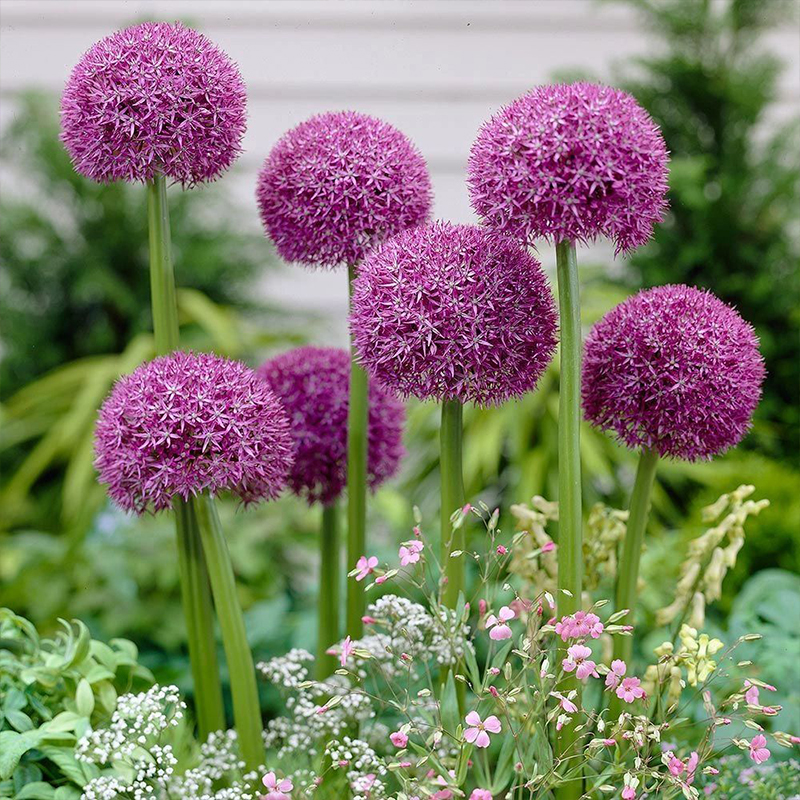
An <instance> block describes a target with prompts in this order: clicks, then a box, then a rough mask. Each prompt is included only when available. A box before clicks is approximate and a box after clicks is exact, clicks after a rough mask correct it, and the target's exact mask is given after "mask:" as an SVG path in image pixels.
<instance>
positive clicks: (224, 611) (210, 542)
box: [195, 495, 264, 770]
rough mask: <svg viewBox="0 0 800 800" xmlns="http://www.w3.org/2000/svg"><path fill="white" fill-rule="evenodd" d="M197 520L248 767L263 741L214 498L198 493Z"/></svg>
mask: <svg viewBox="0 0 800 800" xmlns="http://www.w3.org/2000/svg"><path fill="white" fill-rule="evenodd" d="M195 511H196V514H197V522H198V526H199V528H200V536H201V538H202V541H203V549H204V550H205V553H206V557H207V559H208V573H209V578H210V579H211V591H212V592H213V594H214V605H215V606H216V608H217V616H218V618H219V627H220V630H221V631H222V645H223V647H224V648H225V659H226V661H227V662H228V673H229V675H230V681H231V696H232V698H233V720H234V723H235V725H236V732H237V734H238V737H239V748H240V751H241V754H242V758H243V759H244V762H245V765H246V768H247V769H248V770H255V769H259V768H260V767H262V766H263V764H264V744H263V741H262V739H261V731H262V724H261V712H260V708H259V701H258V686H257V685H256V671H255V667H254V666H253V654H252V653H251V652H250V646H249V645H248V643H247V633H246V631H245V627H244V616H243V615H242V608H241V606H240V605H239V598H238V596H237V594H236V579H235V577H234V575H233V566H232V565H231V558H230V554H229V553H228V546H227V545H226V543H225V537H224V536H223V534H222V527H221V525H220V522H219V517H218V516H217V509H216V506H215V505H214V499H213V498H212V497H209V496H208V495H201V496H200V497H198V498H197V499H196V501H195Z"/></svg>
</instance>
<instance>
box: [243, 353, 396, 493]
mask: <svg viewBox="0 0 800 800" xmlns="http://www.w3.org/2000/svg"><path fill="white" fill-rule="evenodd" d="M258 374H259V375H260V376H261V377H262V378H264V380H265V381H266V382H267V384H268V385H269V387H270V389H272V391H273V392H275V394H276V395H277V396H278V397H279V398H280V400H281V402H282V403H283V407H284V408H285V409H286V413H287V415H288V417H289V423H290V426H291V433H292V440H293V442H294V466H293V467H292V469H291V471H290V472H289V480H288V483H289V487H290V488H291V489H292V491H293V492H294V493H295V494H297V495H299V496H301V497H305V498H306V499H307V500H308V502H309V503H314V502H317V501H319V502H321V503H324V504H328V503H332V502H333V501H334V500H336V499H337V498H338V497H339V495H340V494H341V493H342V490H343V489H344V487H345V484H346V483H347V411H348V408H349V403H350V400H349V388H350V355H349V353H348V352H347V351H346V350H340V349H338V348H334V347H298V348H296V349H295V350H290V351H289V352H288V353H283V354H282V355H279V356H276V357H275V358H273V359H271V360H269V361H267V362H266V363H265V364H264V365H263V366H261V367H260V368H259V369H258ZM404 419H405V413H404V410H403V405H402V403H401V402H400V401H399V400H398V399H397V398H396V397H395V396H394V395H391V394H389V393H388V392H387V391H386V390H385V389H383V388H381V387H380V386H378V385H376V384H375V383H374V382H373V383H371V384H370V387H369V433H368V436H369V439H368V444H367V477H368V480H369V485H370V486H371V487H372V488H373V489H375V488H377V487H378V486H379V485H380V484H381V483H383V482H384V481H385V480H387V478H391V477H392V476H393V475H394V474H395V473H396V472H397V468H398V465H399V463H400V459H401V458H402V456H403V452H404V451H403V445H402V438H403V422H404Z"/></svg>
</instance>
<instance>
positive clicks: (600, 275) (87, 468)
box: [0, 0, 800, 705]
mask: <svg viewBox="0 0 800 800" xmlns="http://www.w3.org/2000/svg"><path fill="white" fill-rule="evenodd" d="M615 1H616V2H620V1H621V0H615ZM624 1H625V2H628V3H629V4H632V5H634V6H636V7H637V8H638V9H639V11H640V12H641V14H642V15H644V16H645V17H646V18H647V20H648V21H649V22H650V23H651V25H652V27H653V29H654V31H656V33H657V34H658V36H659V37H660V38H661V41H662V45H663V46H662V48H661V50H660V51H659V54H658V55H656V56H650V57H647V58H644V59H641V60H639V61H637V62H636V63H634V64H626V65H625V66H624V68H622V69H621V71H620V73H619V74H618V75H616V76H614V77H613V81H614V82H615V83H617V84H619V85H623V86H626V87H627V88H629V89H630V90H631V91H632V92H633V93H634V94H635V95H636V96H637V97H638V98H639V99H640V101H641V102H642V103H643V104H644V105H645V106H646V107H647V108H648V110H649V111H650V112H651V114H653V116H654V117H655V119H656V120H657V122H658V123H659V124H660V125H661V126H662V128H663V130H664V134H665V137H666V139H667V144H668V146H669V148H670V150H671V151H672V153H673V161H672V177H671V210H670V212H669V217H668V219H667V221H666V223H665V224H664V225H661V226H659V227H658V228H657V229H656V234H655V237H654V240H653V242H652V243H651V244H650V245H649V246H648V247H646V248H643V249H642V250H641V251H638V252H637V253H636V254H635V255H634V256H633V257H632V258H631V259H630V260H627V261H625V262H622V263H620V262H617V263H615V264H614V265H613V267H612V266H611V265H610V264H582V266H581V272H582V280H583V286H582V292H583V306H584V318H585V323H586V325H587V327H588V326H589V325H591V324H592V323H593V322H594V321H595V320H596V319H598V318H599V317H600V316H601V315H602V314H603V313H605V312H606V311H607V310H608V309H609V308H611V307H612V306H613V305H615V304H616V303H618V302H620V301H621V300H622V299H624V297H626V296H627V295H628V294H629V293H630V292H632V291H635V290H636V289H638V288H640V287H642V286H651V285H656V284H661V283H669V282H687V283H693V284H697V285H702V286H708V287H709V288H711V289H713V291H715V292H716V293H717V294H718V295H720V296H721V297H722V298H723V299H725V300H727V301H728V302H732V303H734V304H735V305H736V306H737V307H738V308H739V310H740V311H741V313H742V315H743V316H744V317H745V318H747V319H749V320H750V321H752V322H753V323H754V324H755V326H756V328H757V331H758V333H759V336H760V337H761V341H762V348H763V352H764V355H765V358H766V361H767V367H768V370H769V378H768V381H767V384H766V387H765V396H764V401H763V403H762V405H761V406H760V408H759V410H758V413H757V416H756V420H755V425H754V429H753V432H752V433H751V435H750V436H749V437H748V438H747V440H746V442H745V444H744V445H743V447H741V448H739V449H738V450H736V451H734V452H732V453H730V454H728V455H726V456H725V457H723V458H720V459H717V460H716V461H715V462H713V464H695V465H689V464H682V463H676V462H664V463H663V464H661V465H660V467H659V479H658V482H657V486H656V490H655V494H654V506H655V510H656V513H655V515H654V519H653V523H652V524H651V528H650V533H649V537H648V553H647V555H646V557H645V560H644V564H643V578H644V581H645V584H646V585H647V587H648V591H647V592H646V593H645V595H644V602H645V605H646V607H647V608H648V609H650V610H653V609H655V608H657V607H659V606H660V605H664V604H665V602H668V598H667V599H666V600H665V598H664V597H662V596H661V595H659V591H660V589H659V587H664V586H668V585H671V582H669V583H666V584H665V582H664V580H663V577H664V575H665V574H669V575H670V577H673V575H674V574H675V573H676V572H677V569H678V566H679V564H678V561H677V557H676V555H675V554H676V553H680V552H683V546H684V544H685V542H686V540H687V539H689V538H691V537H692V536H693V535H696V533H697V529H698V526H699V524H700V523H699V509H700V508H701V507H702V506H704V505H706V504H707V503H709V502H711V501H713V500H714V499H716V498H717V497H718V496H719V495H720V494H722V493H723V492H726V491H729V490H731V489H733V488H735V487H736V486H737V485H739V484H741V483H754V484H756V486H757V487H758V490H759V492H758V493H759V496H766V497H768V498H769V499H770V500H771V503H772V505H771V506H770V508H768V509H767V510H765V511H764V512H763V513H762V514H761V515H760V516H759V517H758V518H757V519H756V520H753V521H752V522H751V524H750V525H749V528H748V539H747V543H746V545H745V547H744V548H743V550H742V551H741V553H740V556H739V562H738V564H737V567H736V570H735V571H734V572H733V573H732V574H731V575H730V576H729V578H728V580H727V582H726V584H725V587H724V588H725V593H724V595H723V597H722V599H721V600H720V602H719V603H718V604H717V606H716V608H715V610H714V611H713V612H712V613H711V615H710V624H712V625H714V626H716V628H718V629H719V630H720V631H722V632H723V633H724V631H725V630H726V629H727V628H730V631H731V633H732V634H733V635H739V632H740V630H744V629H745V628H746V625H751V626H756V627H758V626H761V627H762V628H766V627H768V626H769V625H770V624H772V623H773V622H775V621H774V620H772V621H771V620H767V619H765V618H764V617H763V616H758V615H756V616H753V615H751V616H748V617H747V619H746V620H745V622H742V620H743V619H744V617H745V616H746V613H745V612H747V613H749V612H750V611H751V610H752V608H751V607H750V606H749V605H747V606H745V607H744V608H743V607H742V601H741V596H746V597H751V596H755V593H756V590H755V589H752V584H753V581H756V580H757V579H759V580H758V584H757V595H758V598H757V600H758V602H757V607H758V608H759V609H764V608H769V607H770V603H783V602H785V600H786V597H788V596H789V595H788V594H787V592H789V591H791V592H794V596H795V597H796V595H797V586H796V585H793V586H792V588H790V589H787V587H786V584H785V582H781V581H777V580H776V581H770V580H768V579H763V580H760V576H758V575H756V577H755V578H752V579H750V576H752V575H753V574H754V573H757V572H758V571H759V570H763V569H767V568H774V567H781V568H783V569H784V570H788V571H790V572H795V573H796V572H800V563H799V562H800V553H799V552H798V551H799V548H798V530H800V492H798V491H797V490H798V487H799V486H800V473H799V472H798V452H799V451H798V447H797V445H798V424H799V420H798V400H797V390H798V384H799V383H800V376H798V369H799V368H800V366H799V365H800V353H798V344H799V341H798V339H799V336H798V331H799V330H800V325H799V324H798V322H799V320H798V315H799V314H800V304H799V303H798V300H800V296H799V294H798V293H799V292H800V283H798V270H797V267H798V254H799V250H798V220H797V207H798V202H797V201H798V199H799V198H798V195H799V194H800V192H799V190H798V164H799V156H798V154H799V153H800V150H799V149H798V147H797V144H798V142H797V131H798V127H797V124H796V122H795V123H792V124H791V125H788V126H786V127H785V128H781V129H780V130H778V131H775V130H774V126H773V127H772V128H770V127H769V126H767V125H765V124H764V119H765V115H766V114H767V113H768V111H769V105H770V103H771V101H772V100H773V99H774V97H775V94H776V83H777V79H778V76H779V71H780V65H779V64H776V63H775V62H774V60H773V59H772V58H771V57H770V56H769V54H767V53H765V52H764V47H763V46H762V44H761V43H760V39H759V35H760V34H761V33H762V31H763V30H764V28H765V26H766V25H767V24H768V23H769V22H770V20H771V19H774V18H780V19H785V18H786V15H787V14H788V13H789V12H788V9H787V4H786V3H784V2H782V0H765V2H760V3H754V2H749V1H748V0H725V1H724V2H720V3H711V2H706V1H705V0H659V2H648V1H647V0H624ZM595 77H600V78H605V79H609V76H595ZM23 102H24V103H25V109H24V113H23V114H21V115H20V117H19V120H18V122H17V123H16V124H15V125H14V126H13V127H12V128H10V129H9V130H8V131H7V133H6V135H5V138H4V140H3V142H2V151H1V152H2V159H3V169H4V170H8V171H9V172H10V173H17V174H19V175H20V181H19V185H18V191H15V193H14V196H13V197H12V198H9V197H8V196H7V194H6V193H4V196H3V198H2V207H1V208H0V212H1V218H2V228H1V229H0V267H1V271H0V318H2V325H3V327H2V331H0V336H1V337H2V360H1V361H0V400H1V401H2V405H1V406H0V426H1V430H0V469H2V479H1V480H0V606H8V607H10V608H12V609H14V611H15V612H17V613H19V614H23V615H25V616H27V617H28V618H30V619H31V620H33V621H34V622H35V623H36V624H37V625H38V626H40V628H41V629H42V630H44V631H52V630H54V629H55V626H56V624H57V623H56V619H57V617H59V616H61V617H66V618H72V617H78V618H81V619H83V620H84V621H85V622H86V623H87V625H88V626H89V628H90V630H91V632H92V635H93V636H95V637H96V638H101V639H104V640H107V639H109V638H111V637H115V636H116V637H120V636H122V637H126V638H129V639H131V640H132V641H135V642H136V644H137V646H138V648H139V654H140V660H141V662H142V663H143V664H144V665H146V666H147V667H149V668H151V669H152V670H153V671H154V673H155V674H156V677H157V679H158V680H160V681H164V680H170V681H175V682H177V683H178V684H179V685H181V686H182V687H187V679H188V671H187V666H188V665H187V660H186V654H185V642H184V637H183V628H182V624H181V615H180V611H179V605H180V598H179V592H178V585H177V571H176V568H175V559H174V557H173V548H174V534H173V529H172V521H171V519H169V517H168V516H166V515H161V516H159V517H146V518H143V519H131V518H128V517H126V516H125V515H123V514H121V513H119V512H117V511H116V510H114V509H112V508H111V507H110V506H109V505H108V503H107V502H106V499H105V493H104V491H103V489H102V487H100V486H98V485H97V483H96V481H95V474H94V470H93V467H92V430H93V424H94V418H95V413H96V409H97V407H98V405H99V403H100V402H101V401H102V398H103V397H104V396H105V395H106V393H107V392H108V390H109V388H110V386H111V384H112V383H113V381H114V380H115V379H116V377H117V376H119V375H120V374H123V373H126V372H130V371H131V370H132V369H133V368H134V367H135V365H136V364H138V363H139V362H140V361H142V360H143V359H146V358H149V357H150V356H151V355H152V340H151V337H150V334H149V333H148V331H149V328H150V319H149V313H150V312H149V282H148V271H147V249H146V241H147V236H146V229H145V224H146V219H145V211H144V203H143V193H142V191H141V189H140V187H135V186H133V187H130V186H126V185H114V186H98V185H95V184H93V183H91V182H89V181H86V180H84V179H82V178H80V177H79V176H77V175H76V174H75V173H74V171H73V170H72V168H71V166H70V164H69V160H68V158H67V156H66V154H65V152H64V151H63V148H62V147H61V145H60V143H59V141H58V116H57V110H56V104H55V101H54V99H53V98H45V97H40V96H30V97H28V98H26V99H25V100H24V101H23ZM170 204H171V209H170V210H171V215H172V222H173V243H174V248H175V265H176V273H177V280H178V284H179V286H180V287H181V290H180V293H179V305H180V315H181V325H182V329H181V335H182V341H183V343H184V344H185V346H187V347H193V348H195V349H201V350H202V349H213V350H215V351H216V352H219V353H222V354H224V355H227V356H231V357H236V358H241V359H244V360H246V361H248V362H250V363H252V364H257V363H258V362H259V361H260V360H261V359H263V358H264V357H265V356H266V355H268V354H269V353H270V352H274V351H278V350H281V349H285V348H287V347H290V346H292V345H294V344H297V343H300V342H301V341H304V340H309V341H315V335H316V332H317V328H316V326H315V319H313V318H312V317H311V316H305V317H303V316H299V315H298V314H297V313H296V312H292V314H291V315H290V314H288V313H287V312H286V311H283V310H281V309H279V308H276V307H270V306H268V305H266V304H264V303H260V302H257V301H255V300H254V299H253V298H254V296H257V292H253V291H252V287H253V284H254V283H255V282H257V281H258V280H259V279H260V276H261V275H262V274H263V271H264V270H268V269H278V268H279V266H278V265H277V264H276V263H275V261H274V259H273V256H272V253H271V251H270V249H269V247H268V246H267V245H266V243H265V241H264V240H263V237H262V235H261V233H260V232H253V233H252V234H250V233H247V232H242V230H241V225H240V223H239V222H238V220H237V208H236V206H235V204H234V203H232V202H231V200H230V197H229V196H228V194H227V192H226V189H225V183H224V181H223V182H221V183H220V184H218V185H214V186H210V187H206V188H203V189H200V190H193V191H191V192H181V191H178V190H175V191H171V192H170ZM557 392H558V369H557V364H554V365H553V366H552V368H551V369H550V370H549V371H548V373H547V375H546V376H545V378H544V379H543V381H542V384H541V386H540V388H539V389H538V390H537V392H535V393H534V394H532V395H529V396H527V397H526V398H524V399H523V400H521V401H519V402H514V403H508V404H507V405H505V406H503V407H501V408H497V409H474V408H468V409H466V413H465V483H466V486H467V492H468V495H469V496H470V497H471V499H472V500H473V501H474V500H477V499H482V500H484V501H485V502H486V503H487V504H489V505H490V506H494V505H500V506H501V507H502V508H503V510H504V512H505V511H507V509H508V506H509V505H510V504H511V503H512V502H520V501H522V502H524V501H527V500H528V499H529V498H530V497H531V496H532V495H533V494H541V495H544V496H545V497H548V498H550V499H555V498H556V483H557V481H556V469H557V447H556V438H555V437H556V419H557V405H558V402H557ZM437 433H438V412H437V409H436V408H434V407H432V406H431V405H427V404H420V403H416V402H413V401H412V402H410V403H409V404H408V426H407V433H406V446H407V449H408V457H407V459H406V461H405V464H404V466H403V470H402V473H401V475H400V477H399V478H398V479H397V480H396V481H394V482H392V484H391V485H389V486H387V487H384V488H382V489H381V490H380V491H379V492H378V494H377V495H376V497H375V499H374V502H373V503H371V506H370V526H371V530H372V533H371V537H372V541H374V542H375V547H374V552H375V554H376V555H379V556H380V557H387V558H388V557H394V556H395V555H396V549H395V548H396V545H397V542H398V541H399V540H400V539H401V538H405V536H407V532H408V530H409V529H410V527H411V526H412V524H413V521H412V509H411V502H414V503H416V504H417V505H419V506H420V508H421V510H422V513H423V519H424V520H425V521H427V520H430V521H431V526H430V527H433V526H434V525H435V520H436V519H437V517H436V513H437V494H438V466H437V461H438V435H437ZM583 433H584V436H583V442H582V448H583V458H584V464H585V473H584V483H585V487H584V488H585V502H586V506H587V509H588V507H590V506H591V505H593V504H594V503H595V502H596V501H597V500H603V501H605V502H608V503H609V504H610V505H612V506H616V507H624V505H625V503H626V502H627V496H628V493H629V491H630V487H631V485H632V482H633V476H634V471H635V455H634V454H631V453H629V452H628V451H627V450H625V449H624V448H621V447H619V446H618V445H616V444H615V443H614V442H613V441H611V440H610V439H609V438H608V437H606V436H604V435H602V434H600V433H598V432H596V431H594V430H593V429H591V428H589V427H588V426H584V431H583ZM221 513H222V515H223V523H224V525H225V530H226V532H227V533H228V540H229V542H230V546H231V549H232V555H233V559H234V564H235V567H236V570H237V574H238V576H239V577H240V582H239V588H240V592H241V595H242V602H243V605H244V606H245V608H246V609H247V612H246V613H247V615H248V633H249V635H250V637H251V643H252V645H253V647H254V649H255V652H256V655H257V657H259V658H262V657H267V656H269V655H273V654H275V653H277V652H280V651H282V650H285V649H286V648H287V647H290V646H303V647H308V648H312V647H313V640H314V620H313V608H314V602H315V591H316V586H317V581H316V573H317V564H316V557H315V552H316V550H315V531H316V530H317V526H318V519H317V511H316V510H309V509H308V508H307V507H306V506H305V505H304V504H303V503H302V502H300V501H298V500H295V499H293V498H285V499H283V500H280V501H278V502H276V503H271V504H265V505H262V506H260V507H258V508H256V509H253V510H249V511H247V512H244V511H243V510H241V509H239V508H238V507H237V506H236V504H235V503H233V502H232V501H230V500H227V501H224V502H223V503H222V504H221ZM502 519H503V522H502V524H503V525H504V527H505V528H506V530H507V531H509V530H510V527H511V522H510V520H509V519H508V517H506V516H505V514H504V516H503V518H502ZM423 524H425V522H423ZM476 527H477V526H476ZM475 535H476V536H478V535H479V533H478V531H477V530H476V531H475ZM477 544H478V542H477V541H476V545H477ZM768 574H769V573H768ZM781 574H782V573H781ZM748 579H750V580H749V581H748ZM740 590H742V591H743V595H741V596H740V597H739V598H738V599H737V596H736V595H737V592H739V591H740ZM776 607H781V606H780V605H778V606H776ZM646 618H651V617H650V615H649V614H648V615H646ZM745 623H746V624H745ZM776 642H778V643H777V644H775V645H774V647H777V648H778V649H779V651H780V652H782V653H783V654H784V656H783V658H784V660H786V657H787V655H788V651H791V653H792V658H794V661H789V662H787V663H792V664H794V665H795V668H794V678H793V677H792V668H791V667H787V668H786V670H785V671H786V672H787V674H786V675H783V676H779V677H780V680H782V681H784V683H785V682H787V681H789V682H790V681H791V680H792V679H794V681H795V684H800V681H797V671H796V665H797V664H798V663H800V658H798V656H800V652H798V642H797V638H796V637H795V638H791V637H790V636H788V635H785V636H784V635H782V636H781V637H777V638H776ZM769 655H770V658H773V657H775V658H777V655H778V653H777V652H773V651H770V654H769ZM777 681H778V679H777V678H776V679H775V681H773V682H776V683H777ZM795 703H796V700H795ZM796 705H798V704H797V703H796Z"/></svg>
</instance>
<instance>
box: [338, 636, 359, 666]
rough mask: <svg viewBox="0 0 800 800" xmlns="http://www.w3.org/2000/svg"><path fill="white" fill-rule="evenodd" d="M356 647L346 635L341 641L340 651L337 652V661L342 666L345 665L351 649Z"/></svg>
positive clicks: (351, 651)
mask: <svg viewBox="0 0 800 800" xmlns="http://www.w3.org/2000/svg"><path fill="white" fill-rule="evenodd" d="M355 649H356V646H355V645H354V644H353V642H352V640H351V639H350V637H349V636H348V637H347V638H345V640H344V641H343V642H342V652H341V653H340V654H339V663H340V664H341V665H342V666H343V667H344V666H346V665H347V659H348V658H350V656H351V655H352V654H353V651H354V650H355Z"/></svg>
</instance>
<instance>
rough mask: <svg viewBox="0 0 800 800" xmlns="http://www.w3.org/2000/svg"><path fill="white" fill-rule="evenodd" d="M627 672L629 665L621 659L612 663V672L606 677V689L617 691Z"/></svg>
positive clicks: (616, 659)
mask: <svg viewBox="0 0 800 800" xmlns="http://www.w3.org/2000/svg"><path fill="white" fill-rule="evenodd" d="M627 671H628V665H627V664H626V663H625V662H624V661H621V660H620V659H619V658H615V659H614V660H613V661H612V662H611V672H609V673H608V675H606V689H616V688H617V686H619V682H620V681H621V680H622V679H623V678H624V677H625V673H626V672H627Z"/></svg>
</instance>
